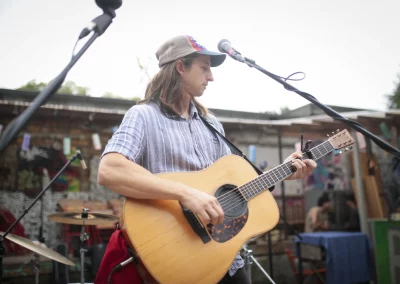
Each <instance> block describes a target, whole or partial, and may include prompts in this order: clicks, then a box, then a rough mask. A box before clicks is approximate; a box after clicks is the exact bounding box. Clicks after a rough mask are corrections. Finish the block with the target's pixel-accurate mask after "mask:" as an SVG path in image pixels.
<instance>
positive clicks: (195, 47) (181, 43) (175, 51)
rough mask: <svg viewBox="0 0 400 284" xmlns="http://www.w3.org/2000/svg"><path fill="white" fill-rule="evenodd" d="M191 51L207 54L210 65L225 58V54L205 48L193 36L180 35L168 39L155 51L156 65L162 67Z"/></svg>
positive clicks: (216, 64)
mask: <svg viewBox="0 0 400 284" xmlns="http://www.w3.org/2000/svg"><path fill="white" fill-rule="evenodd" d="M192 53H197V54H204V55H209V56H210V57H211V67H216V66H219V65H221V64H222V63H223V62H224V61H225V58H226V54H223V53H219V52H214V51H210V50H207V49H206V48H205V47H204V46H202V45H201V44H199V43H198V42H197V41H196V40H195V39H194V38H193V37H191V36H188V35H180V36H176V37H173V38H171V39H169V40H168V41H166V42H165V43H164V44H163V45H161V46H160V47H159V48H158V50H157V52H156V57H157V60H158V66H159V67H162V66H163V65H165V64H167V63H170V62H172V61H175V60H177V59H179V58H182V57H185V56H187V55H189V54H192Z"/></svg>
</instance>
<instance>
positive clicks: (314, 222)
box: [304, 192, 331, 233]
mask: <svg viewBox="0 0 400 284" xmlns="http://www.w3.org/2000/svg"><path fill="white" fill-rule="evenodd" d="M330 208H331V200H330V198H329V194H328V193H327V192H324V193H323V194H322V195H321V196H320V197H319V198H318V203H317V206H314V207H312V208H310V210H309V211H308V213H307V217H306V220H305V226H304V232H306V233H311V232H318V231H327V230H328V228H329V222H328V211H329V209H330Z"/></svg>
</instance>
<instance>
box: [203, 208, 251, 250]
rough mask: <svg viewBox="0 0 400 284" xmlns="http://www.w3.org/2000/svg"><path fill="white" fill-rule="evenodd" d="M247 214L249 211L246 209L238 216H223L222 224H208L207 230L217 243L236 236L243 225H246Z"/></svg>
mask: <svg viewBox="0 0 400 284" xmlns="http://www.w3.org/2000/svg"><path fill="white" fill-rule="evenodd" d="M248 216H249V211H248V210H246V212H245V213H244V214H243V215H242V216H240V217H236V218H230V217H225V219H224V222H223V223H222V224H219V225H216V226H214V225H212V226H209V227H208V232H209V233H210V235H211V237H212V238H213V239H214V241H216V242H219V243H223V242H226V241H228V240H230V239H232V238H233V237H234V236H236V235H237V234H238V233H239V232H240V231H241V230H242V229H243V227H244V225H246V222H247V218H248Z"/></svg>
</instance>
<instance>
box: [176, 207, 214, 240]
mask: <svg viewBox="0 0 400 284" xmlns="http://www.w3.org/2000/svg"><path fill="white" fill-rule="evenodd" d="M179 204H180V205H181V207H182V211H183V215H185V217H186V220H188V222H189V224H190V226H191V227H192V229H193V231H194V232H195V233H196V234H197V235H198V236H199V237H200V239H201V240H202V241H203V243H205V244H206V243H208V242H209V241H211V238H210V236H209V235H208V233H207V229H206V228H205V227H204V225H203V223H201V222H200V220H199V219H198V218H197V216H196V214H194V213H193V212H192V211H190V210H189V209H187V208H186V207H184V206H183V205H182V204H181V203H179Z"/></svg>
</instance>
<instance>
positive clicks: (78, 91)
mask: <svg viewBox="0 0 400 284" xmlns="http://www.w3.org/2000/svg"><path fill="white" fill-rule="evenodd" d="M47 85H48V83H44V82H36V80H31V81H29V82H28V83H26V84H25V85H22V86H21V87H19V88H17V90H21V91H36V92H40V91H42V90H43V89H44V88H45V87H46V86H47ZM57 94H71V95H79V96H90V94H89V88H88V87H82V86H78V85H77V84H76V83H75V82H73V81H66V82H65V83H64V84H62V85H61V88H60V89H58V91H57Z"/></svg>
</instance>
